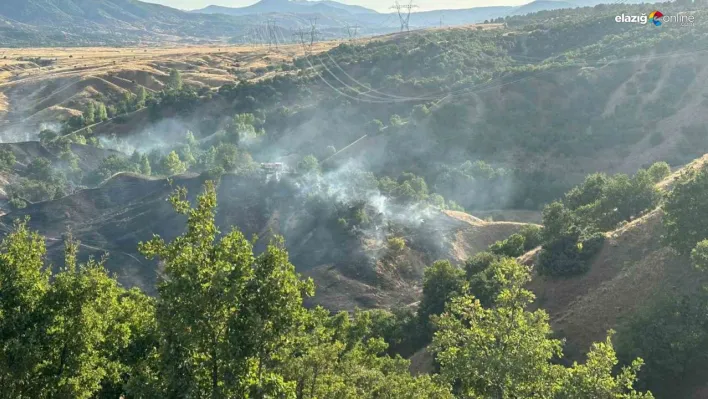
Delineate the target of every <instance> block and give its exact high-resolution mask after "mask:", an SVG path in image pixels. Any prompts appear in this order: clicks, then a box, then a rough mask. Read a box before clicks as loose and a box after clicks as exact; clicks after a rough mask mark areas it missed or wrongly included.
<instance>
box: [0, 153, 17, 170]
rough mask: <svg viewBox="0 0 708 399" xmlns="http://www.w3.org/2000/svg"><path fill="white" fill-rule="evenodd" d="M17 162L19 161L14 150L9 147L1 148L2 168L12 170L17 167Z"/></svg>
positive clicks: (0, 163)
mask: <svg viewBox="0 0 708 399" xmlns="http://www.w3.org/2000/svg"><path fill="white" fill-rule="evenodd" d="M15 162H17V159H16V158H15V153H14V152H12V150H10V149H7V148H2V149H0V170H2V171H9V170H12V168H14V167H15Z"/></svg>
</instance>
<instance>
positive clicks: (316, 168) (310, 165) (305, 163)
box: [297, 155, 321, 174]
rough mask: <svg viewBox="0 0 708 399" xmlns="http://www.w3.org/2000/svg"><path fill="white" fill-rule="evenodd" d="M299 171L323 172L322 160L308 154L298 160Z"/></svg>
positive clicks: (306, 172)
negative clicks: (321, 167)
mask: <svg viewBox="0 0 708 399" xmlns="http://www.w3.org/2000/svg"><path fill="white" fill-rule="evenodd" d="M297 171H298V172H299V173H302V174H310V173H315V174H317V173H321V169H320V162H319V161H318V160H317V158H316V157H315V156H314V155H308V156H306V157H304V158H302V160H301V161H300V162H298V164H297Z"/></svg>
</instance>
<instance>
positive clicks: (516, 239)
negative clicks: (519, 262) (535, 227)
mask: <svg viewBox="0 0 708 399" xmlns="http://www.w3.org/2000/svg"><path fill="white" fill-rule="evenodd" d="M525 243H526V238H525V237H524V236H523V235H521V234H518V233H517V234H512V235H511V236H509V238H507V239H506V240H503V241H497V242H495V243H494V244H492V245H491V246H490V247H489V250H490V251H491V252H492V253H494V254H496V255H500V256H508V257H512V258H516V257H517V256H521V255H523V254H524V251H525V247H526V244H525Z"/></svg>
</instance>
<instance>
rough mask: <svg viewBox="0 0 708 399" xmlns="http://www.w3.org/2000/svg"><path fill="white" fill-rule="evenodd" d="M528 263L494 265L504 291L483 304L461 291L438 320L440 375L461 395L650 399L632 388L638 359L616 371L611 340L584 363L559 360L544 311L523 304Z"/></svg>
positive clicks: (508, 261)
mask: <svg viewBox="0 0 708 399" xmlns="http://www.w3.org/2000/svg"><path fill="white" fill-rule="evenodd" d="M530 278H531V277H530V273H529V271H528V269H527V268H525V267H524V266H522V265H519V264H518V263H517V262H516V261H515V260H513V259H510V258H505V259H502V260H501V261H500V262H499V263H497V269H496V272H495V279H496V280H497V282H498V284H500V286H501V290H500V291H499V294H498V296H497V298H496V299H495V301H494V305H493V306H492V307H489V308H485V307H483V306H482V305H481V303H480V301H479V300H477V299H476V298H474V297H473V296H469V295H466V296H459V297H457V298H454V299H453V300H452V301H451V302H450V304H449V305H448V307H447V309H446V311H445V313H444V314H443V315H442V316H440V317H439V318H438V319H437V321H436V324H437V326H438V330H437V331H436V333H435V336H434V338H433V344H432V349H433V351H434V352H435V353H436V359H437V361H438V362H439V363H440V376H441V377H442V379H443V380H444V381H446V382H447V383H449V384H450V385H451V386H453V387H454V392H455V394H456V396H457V397H458V398H479V397H485V398H487V397H489V398H651V397H652V396H651V394H649V393H647V394H643V393H638V392H636V391H635V390H634V389H633V383H634V381H635V379H636V378H635V376H636V373H637V371H638V369H639V366H640V365H641V360H640V359H638V360H636V361H634V362H633V363H632V366H631V367H628V368H625V369H623V370H622V371H621V372H620V374H619V375H618V376H613V375H612V371H613V367H614V366H615V365H616V364H617V359H616V356H615V353H614V349H613V347H612V343H611V342H610V341H609V338H608V340H607V341H606V342H605V343H604V344H596V345H594V347H593V349H592V350H591V352H590V354H589V355H588V361H587V362H586V363H585V364H584V365H578V364H574V365H573V366H572V367H570V368H566V367H564V366H562V365H560V364H558V362H557V361H558V360H559V359H560V358H561V356H562V351H561V349H562V342H561V341H560V340H557V339H554V338H551V329H550V326H549V323H548V315H547V314H546V313H545V312H544V311H543V310H536V311H533V312H530V311H528V310H527V309H526V308H527V307H528V305H530V304H531V303H532V301H533V299H534V295H533V294H532V293H531V292H530V291H528V290H526V289H524V286H525V285H526V284H527V283H528V282H529V280H530Z"/></svg>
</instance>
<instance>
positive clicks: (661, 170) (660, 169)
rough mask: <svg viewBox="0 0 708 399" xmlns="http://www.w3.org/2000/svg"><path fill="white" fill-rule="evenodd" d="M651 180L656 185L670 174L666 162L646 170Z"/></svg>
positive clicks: (657, 163)
mask: <svg viewBox="0 0 708 399" xmlns="http://www.w3.org/2000/svg"><path fill="white" fill-rule="evenodd" d="M647 172H648V173H649V176H651V180H652V181H653V182H654V183H658V182H660V181H662V180H664V179H665V178H667V177H668V176H669V175H670V174H671V167H670V166H669V164H668V163H666V162H656V163H654V164H653V165H651V166H650V167H649V169H647Z"/></svg>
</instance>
